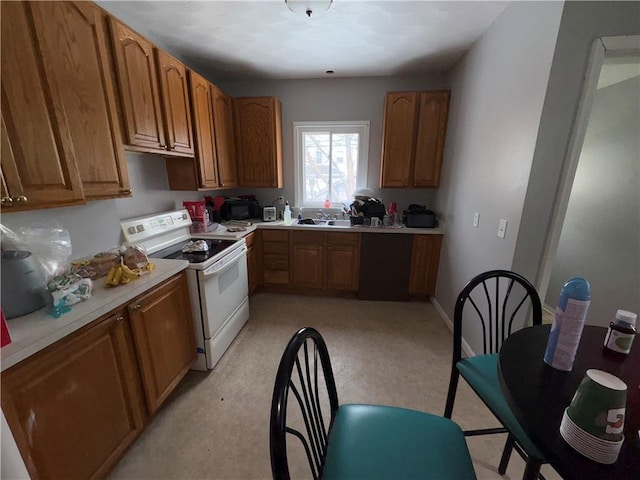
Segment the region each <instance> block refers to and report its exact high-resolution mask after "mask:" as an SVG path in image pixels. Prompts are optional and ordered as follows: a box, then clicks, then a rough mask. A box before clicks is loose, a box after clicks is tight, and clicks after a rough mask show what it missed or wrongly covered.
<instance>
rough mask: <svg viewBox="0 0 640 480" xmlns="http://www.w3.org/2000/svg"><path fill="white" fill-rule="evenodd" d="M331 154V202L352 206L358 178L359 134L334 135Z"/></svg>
mask: <svg viewBox="0 0 640 480" xmlns="http://www.w3.org/2000/svg"><path fill="white" fill-rule="evenodd" d="M331 140H332V142H333V144H332V148H331V153H332V159H331V160H332V161H331V201H332V202H333V203H346V204H350V203H351V201H352V200H353V198H352V197H353V191H354V190H355V188H356V180H357V177H358V146H359V143H360V135H359V134H357V133H334V134H333V135H332V136H331Z"/></svg>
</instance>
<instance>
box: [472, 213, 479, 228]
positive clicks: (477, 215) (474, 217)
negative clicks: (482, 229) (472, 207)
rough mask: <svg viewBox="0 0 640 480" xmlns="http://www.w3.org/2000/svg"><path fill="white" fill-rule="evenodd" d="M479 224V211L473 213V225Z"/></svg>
mask: <svg viewBox="0 0 640 480" xmlns="http://www.w3.org/2000/svg"><path fill="white" fill-rule="evenodd" d="M479 224H480V213H478V212H475V213H474V214H473V226H474V227H476V228H478V225H479Z"/></svg>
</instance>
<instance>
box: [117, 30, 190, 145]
mask: <svg viewBox="0 0 640 480" xmlns="http://www.w3.org/2000/svg"><path fill="white" fill-rule="evenodd" d="M111 34H112V38H113V47H114V56H115V63H116V71H117V77H118V84H119V87H120V97H121V101H122V114H123V120H124V124H125V132H126V143H127V148H128V149H130V150H135V151H143V152H152V153H154V152H155V153H157V152H162V153H163V154H165V155H178V156H193V154H194V149H193V134H192V131H191V110H190V107H189V100H188V98H189V97H188V92H187V77H186V69H185V67H184V65H182V64H181V63H180V62H178V61H177V60H176V59H174V58H173V57H171V56H170V55H168V54H166V53H164V52H161V51H160V50H158V51H157V54H154V46H153V44H152V43H151V42H149V41H148V40H146V39H145V38H144V37H142V36H140V35H138V34H137V33H135V32H134V31H133V30H130V29H129V28H127V27H125V26H124V25H122V24H121V23H120V22H118V21H117V20H116V19H114V18H111ZM158 78H159V79H160V82H158ZM158 83H159V84H160V87H162V88H161V89H160V87H159V85H158Z"/></svg>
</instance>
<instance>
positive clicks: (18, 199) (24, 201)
mask: <svg viewBox="0 0 640 480" xmlns="http://www.w3.org/2000/svg"><path fill="white" fill-rule="evenodd" d="M14 200H15V201H16V202H18V203H27V200H28V199H27V197H25V196H24V195H20V196H19V197H17V198H14Z"/></svg>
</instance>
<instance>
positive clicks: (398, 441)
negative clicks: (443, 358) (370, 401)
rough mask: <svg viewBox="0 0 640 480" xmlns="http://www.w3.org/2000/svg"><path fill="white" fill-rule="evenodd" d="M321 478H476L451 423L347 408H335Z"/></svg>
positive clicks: (400, 411) (409, 413)
mask: <svg viewBox="0 0 640 480" xmlns="http://www.w3.org/2000/svg"><path fill="white" fill-rule="evenodd" d="M456 453H459V454H456ZM452 458H455V461H452ZM322 478H323V479H326V480H331V479H349V480H357V479H367V480H370V479H381V478H386V479H398V480H399V479H427V478H432V479H452V480H453V479H455V480H463V479H475V478H476V476H475V472H474V470H473V465H472V464H471V460H470V457H469V450H468V448H467V444H466V441H465V438H464V434H463V433H462V430H461V429H460V427H459V426H458V425H457V424H455V423H454V422H452V421H451V420H449V419H446V418H443V417H438V416H436V415H431V414H428V413H424V412H418V411H415V410H408V409H404V408H397V407H387V406H380V405H355V404H347V405H340V407H339V408H338V411H337V414H336V417H335V421H334V424H333V428H332V430H331V435H330V440H329V445H328V448H327V456H326V462H325V465H324V470H323V474H322Z"/></svg>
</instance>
